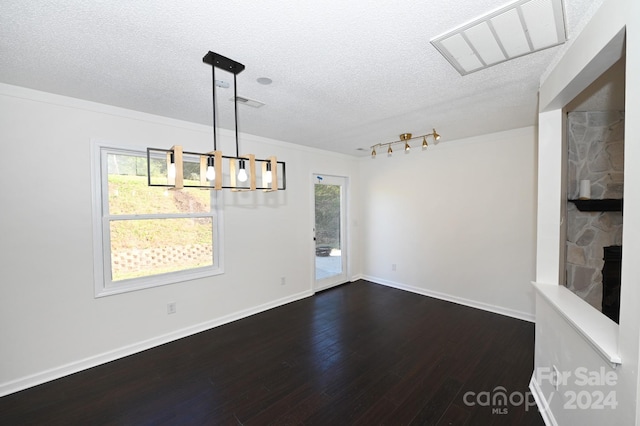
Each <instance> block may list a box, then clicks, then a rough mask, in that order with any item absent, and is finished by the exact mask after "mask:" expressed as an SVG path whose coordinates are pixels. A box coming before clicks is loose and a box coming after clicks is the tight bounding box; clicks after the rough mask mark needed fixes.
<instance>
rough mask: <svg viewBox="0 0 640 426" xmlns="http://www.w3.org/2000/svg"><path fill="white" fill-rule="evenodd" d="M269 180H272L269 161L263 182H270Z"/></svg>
mask: <svg viewBox="0 0 640 426" xmlns="http://www.w3.org/2000/svg"><path fill="white" fill-rule="evenodd" d="M271 182H273V174H272V173H271V163H270V162H269V163H267V167H266V170H265V172H264V183H266V184H270V183H271Z"/></svg>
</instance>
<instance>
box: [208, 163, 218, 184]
mask: <svg viewBox="0 0 640 426" xmlns="http://www.w3.org/2000/svg"><path fill="white" fill-rule="evenodd" d="M206 176H207V180H209V181H211V180H215V179H216V169H215V168H214V167H213V166H208V167H207V174H206Z"/></svg>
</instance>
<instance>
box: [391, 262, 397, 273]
mask: <svg viewBox="0 0 640 426" xmlns="http://www.w3.org/2000/svg"><path fill="white" fill-rule="evenodd" d="M391 270H392V271H394V272H395V270H396V264H395V263H392V264H391Z"/></svg>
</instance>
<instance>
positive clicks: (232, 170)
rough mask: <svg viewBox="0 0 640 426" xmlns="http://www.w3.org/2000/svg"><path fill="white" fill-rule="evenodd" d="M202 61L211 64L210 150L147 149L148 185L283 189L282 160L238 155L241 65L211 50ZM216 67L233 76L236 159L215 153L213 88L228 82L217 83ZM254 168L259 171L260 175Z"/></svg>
mask: <svg viewBox="0 0 640 426" xmlns="http://www.w3.org/2000/svg"><path fill="white" fill-rule="evenodd" d="M202 61H203V62H204V63H206V64H209V65H211V70H212V71H211V77H212V78H211V81H212V86H213V90H212V99H213V102H212V104H213V151H211V152H206V153H199V152H187V151H183V150H182V146H180V145H174V146H173V147H171V148H170V149H162V148H147V177H148V178H147V179H148V185H149V186H161V187H168V188H170V189H182V188H202V189H213V190H222V189H231V190H232V191H255V190H258V189H259V190H262V191H264V192H271V191H278V190H285V189H286V187H287V184H286V182H287V179H286V167H285V163H284V161H278V159H277V158H276V157H275V156H271V157H268V158H266V159H259V158H256V157H255V155H253V154H244V155H240V154H239V151H240V150H239V138H238V99H240V98H239V97H238V92H237V75H238V74H240V73H241V72H242V71H243V70H244V68H245V67H244V65H243V64H241V63H239V62H236V61H234V60H232V59H229V58H226V57H224V56H222V55H220V54H218V53H214V52H211V51H210V52H208V53H207V54H206V55H205V56H204V58H202ZM216 68H219V69H221V70H223V71H225V72H229V73H231V74H233V103H234V127H235V142H236V152H235V154H236V155H235V156H227V155H222V152H221V151H219V150H218V140H217V129H216V125H217V114H216V86H221V87H225V86H226V87H228V83H226V84H220V83H224V82H221V81H220V80H216ZM256 164H257V165H258V167H256ZM256 169H258V170H259V171H260V173H259V175H258V174H257V173H256ZM185 175H186V176H185ZM258 179H259V181H258Z"/></svg>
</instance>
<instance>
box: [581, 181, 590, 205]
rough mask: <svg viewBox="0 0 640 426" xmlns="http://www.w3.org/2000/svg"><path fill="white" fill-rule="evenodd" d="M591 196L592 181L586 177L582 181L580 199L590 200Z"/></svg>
mask: <svg viewBox="0 0 640 426" xmlns="http://www.w3.org/2000/svg"><path fill="white" fill-rule="evenodd" d="M590 198H591V181H590V180H589V179H584V180H581V181H580V199H581V200H588V199H590Z"/></svg>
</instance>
